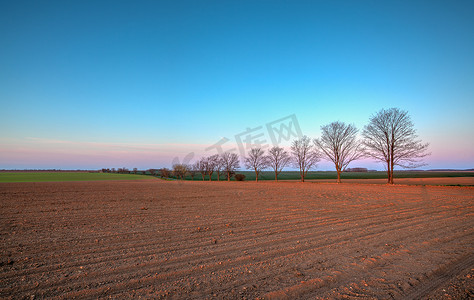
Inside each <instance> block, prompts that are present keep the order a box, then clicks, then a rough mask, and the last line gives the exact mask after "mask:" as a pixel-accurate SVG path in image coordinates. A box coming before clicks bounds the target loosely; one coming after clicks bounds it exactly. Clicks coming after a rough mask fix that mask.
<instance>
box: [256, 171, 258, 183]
mask: <svg viewBox="0 0 474 300" xmlns="http://www.w3.org/2000/svg"><path fill="white" fill-rule="evenodd" d="M255 181H258V172H257V170H255Z"/></svg>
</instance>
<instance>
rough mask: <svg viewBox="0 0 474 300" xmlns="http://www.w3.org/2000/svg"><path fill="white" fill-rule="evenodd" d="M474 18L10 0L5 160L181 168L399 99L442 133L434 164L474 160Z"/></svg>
mask: <svg viewBox="0 0 474 300" xmlns="http://www.w3.org/2000/svg"><path fill="white" fill-rule="evenodd" d="M473 15H474V1H470V0H467V1H462V0H460V1H447V0H446V1H436V0H429V1H417V0H414V1H375V0H374V1H371V0H365V1H349V0H345V1H317V0H314V1H278V0H272V1H270V0H268V1H259V0H255V1H206V0H203V1H179V0H177V1H21V0H19V1H0V41H1V42H0V107H1V109H0V169H43V168H47V169H99V168H104V167H105V168H112V167H115V168H118V167H127V168H134V167H137V168H140V169H147V168H159V167H170V166H171V165H172V163H173V162H178V161H179V162H193V161H194V160H195V159H197V158H199V157H201V156H207V155H212V154H215V153H217V152H218V149H222V151H236V152H237V153H240V152H241V151H245V149H246V147H247V144H246V141H247V142H248V141H250V140H252V139H253V142H252V143H260V144H261V145H262V146H263V147H268V146H271V145H274V144H278V145H280V146H283V147H288V146H289V145H290V143H291V140H292V139H294V138H295V137H297V136H298V134H299V135H301V134H304V135H307V136H309V137H311V138H316V137H318V136H319V135H320V127H321V126H323V125H326V124H329V123H330V122H333V121H343V122H346V123H352V124H354V125H356V126H357V128H358V129H359V130H360V131H362V129H363V127H364V126H365V125H366V124H367V123H368V121H369V118H370V116H371V115H373V114H375V113H376V112H378V111H379V110H381V109H383V108H391V107H398V108H400V109H403V110H406V111H408V112H409V114H410V116H411V119H412V121H413V123H414V125H415V129H416V130H417V133H418V135H419V138H420V139H421V140H422V141H423V142H427V143H430V148H429V151H430V152H431V155H430V156H429V157H428V158H426V159H425V162H426V163H427V165H426V166H425V167H424V168H425V169H432V168H461V169H464V168H474V150H473V149H474V139H473V138H472V136H473V129H474V118H473V117H472V116H473V115H474V54H473V53H474V33H473V28H474V18H472V16H473ZM280 133H282V135H280V136H278V134H280ZM248 137H250V139H248ZM216 144H219V145H220V148H219V147H215V145H216ZM213 145H214V146H213ZM242 149H243V150H242ZM350 166H352V167H368V168H374V169H380V170H382V169H383V166H382V165H381V164H380V163H376V162H374V161H371V160H363V161H357V162H353V163H352V164H351V165H350ZM332 168H333V166H331V164H330V163H328V162H324V161H323V162H321V163H320V164H319V166H318V168H317V169H319V170H330V169H332Z"/></svg>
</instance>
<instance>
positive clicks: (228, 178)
mask: <svg viewBox="0 0 474 300" xmlns="http://www.w3.org/2000/svg"><path fill="white" fill-rule="evenodd" d="M227 181H230V172H227Z"/></svg>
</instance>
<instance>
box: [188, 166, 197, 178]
mask: <svg viewBox="0 0 474 300" xmlns="http://www.w3.org/2000/svg"><path fill="white" fill-rule="evenodd" d="M198 172H199V168H198V167H197V166H196V164H192V165H188V173H189V175H190V176H191V180H194V176H196V174H197V173H198Z"/></svg>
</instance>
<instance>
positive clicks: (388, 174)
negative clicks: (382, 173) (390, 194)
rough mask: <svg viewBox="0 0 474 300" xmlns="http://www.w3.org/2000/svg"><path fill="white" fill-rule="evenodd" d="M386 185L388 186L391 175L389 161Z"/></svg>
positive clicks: (388, 163) (388, 162)
mask: <svg viewBox="0 0 474 300" xmlns="http://www.w3.org/2000/svg"><path fill="white" fill-rule="evenodd" d="M387 176H388V177H387V184H390V180H391V173H390V161H387Z"/></svg>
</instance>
